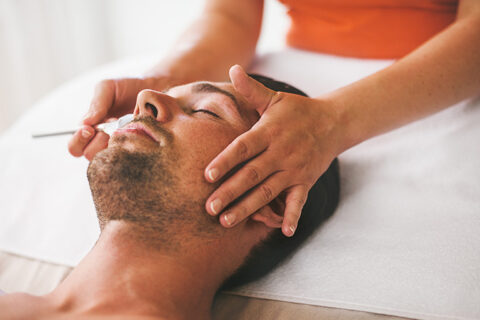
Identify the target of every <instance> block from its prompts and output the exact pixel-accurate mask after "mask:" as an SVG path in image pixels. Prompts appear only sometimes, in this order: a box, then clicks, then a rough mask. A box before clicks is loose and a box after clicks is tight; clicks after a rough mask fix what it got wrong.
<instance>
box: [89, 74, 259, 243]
mask: <svg viewBox="0 0 480 320" xmlns="http://www.w3.org/2000/svg"><path fill="white" fill-rule="evenodd" d="M134 113H135V120H134V122H132V123H130V124H129V125H127V126H126V127H124V128H122V129H120V130H117V131H116V132H115V133H114V134H113V135H112V137H111V139H110V141H109V146H108V148H107V149H106V150H104V151H102V152H100V153H99V154H98V155H97V156H96V157H95V158H94V160H93V161H92V162H91V164H90V166H89V170H88V177H89V181H90V185H91V189H92V194H93V197H94V201H95V205H96V207H97V213H98V216H99V220H100V223H101V225H103V224H105V223H107V222H108V221H110V220H127V221H131V222H136V223H137V224H139V225H142V226H143V227H146V228H149V229H151V230H156V231H159V232H161V233H164V234H167V233H168V234H170V232H169V231H172V232H177V233H178V232H179V231H185V232H187V233H188V232H189V233H191V234H197V235H198V234H200V235H202V234H203V235H211V234H218V233H222V232H225V231H224V230H225V229H223V228H222V227H221V226H220V225H219V223H218V221H217V218H212V217H210V216H208V214H207V213H206V212H205V210H204V203H205V201H206V199H207V197H208V195H209V194H210V193H211V192H212V191H213V189H214V188H215V187H216V185H215V184H209V183H207V182H206V181H205V179H204V177H203V171H204V169H205V167H206V166H207V164H208V163H209V162H210V161H211V160H212V159H213V158H214V157H215V156H216V155H217V154H219V153H220V152H221V151H222V150H223V149H224V148H225V147H226V146H227V145H228V144H229V143H230V142H231V141H233V140H234V139H235V138H236V137H237V136H239V135H240V134H242V133H243V132H245V131H247V130H248V129H249V128H250V127H251V126H252V125H253V124H254V123H255V122H256V121H257V120H258V114H257V113H256V111H252V110H248V109H247V108H245V101H244V100H242V99H241V98H240V97H239V96H238V95H237V94H236V92H235V91H234V89H233V86H232V85H231V84H230V83H205V82H202V83H192V84H188V85H183V86H178V87H174V88H172V89H170V90H169V91H168V92H166V93H160V92H156V91H151V90H144V91H142V92H141V93H140V94H139V95H138V98H137V105H136V108H135V112H134ZM173 220H175V221H174V222H173ZM179 221H181V223H179ZM179 228H180V229H182V230H179ZM170 229H175V230H170ZM184 234H185V233H184Z"/></svg>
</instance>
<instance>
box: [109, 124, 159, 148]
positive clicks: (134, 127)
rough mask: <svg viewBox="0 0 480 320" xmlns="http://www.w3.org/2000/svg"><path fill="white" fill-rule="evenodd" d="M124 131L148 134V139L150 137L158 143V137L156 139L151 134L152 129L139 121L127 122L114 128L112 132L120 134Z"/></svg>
mask: <svg viewBox="0 0 480 320" xmlns="http://www.w3.org/2000/svg"><path fill="white" fill-rule="evenodd" d="M126 132H131V133H140V134H144V135H146V136H148V137H149V138H150V139H152V140H153V141H155V142H157V143H160V141H159V139H157V138H156V137H155V135H154V134H153V131H152V130H151V129H150V128H149V127H148V126H146V125H144V124H143V123H140V122H132V123H129V124H127V125H126V126H125V127H122V128H119V129H117V130H115V132H114V134H121V133H126Z"/></svg>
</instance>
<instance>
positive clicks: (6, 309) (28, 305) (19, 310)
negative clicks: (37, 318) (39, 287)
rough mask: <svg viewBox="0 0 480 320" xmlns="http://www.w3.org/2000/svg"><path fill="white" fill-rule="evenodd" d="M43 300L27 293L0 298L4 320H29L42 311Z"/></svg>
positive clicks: (0, 308)
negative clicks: (28, 319)
mask: <svg viewBox="0 0 480 320" xmlns="http://www.w3.org/2000/svg"><path fill="white" fill-rule="evenodd" d="M42 301H43V300H42V298H41V297H36V296H32V295H29V294H26V293H12V294H7V295H4V296H0V311H1V314H2V320H10V319H27V318H34V317H32V316H33V315H35V314H37V315H38V314H39V313H40V311H41V310H42V308H41V306H42Z"/></svg>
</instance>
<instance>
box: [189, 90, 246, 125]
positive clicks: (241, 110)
mask: <svg viewBox="0 0 480 320" xmlns="http://www.w3.org/2000/svg"><path fill="white" fill-rule="evenodd" d="M192 92H211V93H219V94H223V95H224V96H227V97H228V98H229V99H230V100H232V102H233V105H234V106H235V109H236V111H237V113H238V114H239V115H240V116H241V117H242V118H243V119H246V118H247V117H246V114H245V112H244V110H243V109H242V108H240V105H239V104H238V100H237V98H235V96H234V95H233V94H231V93H230V92H228V91H226V90H223V89H220V88H219V87H217V86H214V85H213V84H211V83H208V82H200V83H197V84H195V85H194V86H193V87H192Z"/></svg>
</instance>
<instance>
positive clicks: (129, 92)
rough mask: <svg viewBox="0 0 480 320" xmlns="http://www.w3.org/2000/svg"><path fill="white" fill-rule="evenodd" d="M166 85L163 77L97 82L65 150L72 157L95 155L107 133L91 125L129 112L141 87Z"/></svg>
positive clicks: (155, 88) (105, 143) (167, 83)
mask: <svg viewBox="0 0 480 320" xmlns="http://www.w3.org/2000/svg"><path fill="white" fill-rule="evenodd" d="M169 85H170V80H169V78H167V77H149V78H120V79H108V80H103V81H100V82H99V83H98V84H97V85H96V87H95V91H94V95H93V99H92V102H91V104H90V108H89V110H88V112H87V113H86V114H85V116H84V118H83V120H82V127H81V128H80V129H79V130H78V131H77V132H76V133H75V134H74V135H73V137H72V138H71V139H70V141H69V143H68V151H69V152H70V153H71V154H72V155H73V156H75V157H81V156H82V155H83V156H85V158H87V159H88V160H92V158H93V156H95V154H96V153H97V152H99V151H101V150H103V149H105V148H106V147H107V144H108V139H109V136H108V135H107V134H105V133H103V132H96V131H95V128H94V126H95V125H97V124H99V123H102V122H106V121H107V120H108V119H111V118H118V117H121V116H123V115H125V114H127V113H133V109H134V108H135V103H136V100H137V94H138V93H139V92H140V91H141V90H143V89H154V90H164V89H165V88H167V87H168V86H169Z"/></svg>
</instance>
